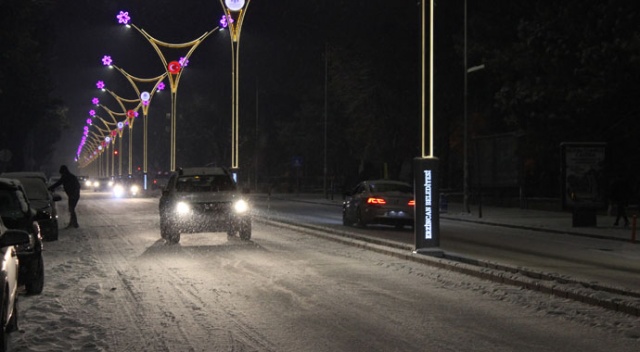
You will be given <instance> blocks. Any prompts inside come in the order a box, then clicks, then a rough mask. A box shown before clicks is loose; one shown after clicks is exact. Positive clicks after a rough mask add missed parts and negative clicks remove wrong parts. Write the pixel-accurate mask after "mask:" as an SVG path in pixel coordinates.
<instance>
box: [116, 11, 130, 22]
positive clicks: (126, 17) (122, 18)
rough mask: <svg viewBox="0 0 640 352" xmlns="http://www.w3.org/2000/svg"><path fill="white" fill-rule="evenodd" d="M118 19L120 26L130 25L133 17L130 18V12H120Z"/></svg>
mask: <svg viewBox="0 0 640 352" xmlns="http://www.w3.org/2000/svg"><path fill="white" fill-rule="evenodd" d="M116 18H117V19H118V23H120V24H124V25H128V24H129V22H131V17H130V16H129V12H128V11H120V13H118V15H117V16H116Z"/></svg>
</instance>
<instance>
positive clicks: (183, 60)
mask: <svg viewBox="0 0 640 352" xmlns="http://www.w3.org/2000/svg"><path fill="white" fill-rule="evenodd" d="M178 63H180V66H181V67H187V65H188V64H189V59H187V58H186V57H181V58H180V60H178Z"/></svg>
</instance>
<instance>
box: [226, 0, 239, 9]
mask: <svg viewBox="0 0 640 352" xmlns="http://www.w3.org/2000/svg"><path fill="white" fill-rule="evenodd" d="M224 4H225V5H227V8H229V10H231V11H240V10H242V8H243V7H244V0H224Z"/></svg>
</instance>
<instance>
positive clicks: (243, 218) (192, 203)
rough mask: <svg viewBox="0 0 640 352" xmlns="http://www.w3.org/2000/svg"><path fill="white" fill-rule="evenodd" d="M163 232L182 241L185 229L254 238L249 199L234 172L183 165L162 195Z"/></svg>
mask: <svg viewBox="0 0 640 352" xmlns="http://www.w3.org/2000/svg"><path fill="white" fill-rule="evenodd" d="M159 208H160V235H161V237H162V238H163V239H165V240H166V241H167V242H169V243H178V242H179V241H180V234H181V233H196V232H226V233H227V235H228V236H234V235H235V234H236V233H239V236H240V238H241V239H243V240H249V239H250V238H251V212H250V209H249V203H248V202H247V200H246V199H245V198H244V197H243V194H241V193H240V192H239V191H238V187H237V185H236V183H235V181H234V180H233V177H232V175H231V173H230V172H229V171H228V170H226V169H224V168H220V167H205V168H189V169H180V170H178V172H176V173H174V174H173V175H172V176H171V178H170V179H169V182H168V183H167V187H166V188H165V189H164V190H163V191H162V196H161V197H160V204H159Z"/></svg>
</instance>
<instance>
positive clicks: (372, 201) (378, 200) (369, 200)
mask: <svg viewBox="0 0 640 352" xmlns="http://www.w3.org/2000/svg"><path fill="white" fill-rule="evenodd" d="M367 204H374V205H383V204H387V201H386V200H384V198H375V197H369V198H367Z"/></svg>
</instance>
